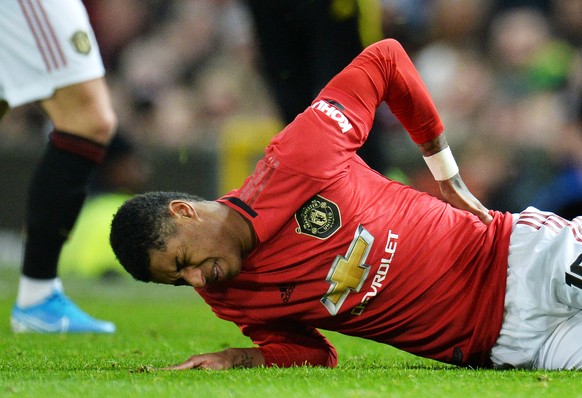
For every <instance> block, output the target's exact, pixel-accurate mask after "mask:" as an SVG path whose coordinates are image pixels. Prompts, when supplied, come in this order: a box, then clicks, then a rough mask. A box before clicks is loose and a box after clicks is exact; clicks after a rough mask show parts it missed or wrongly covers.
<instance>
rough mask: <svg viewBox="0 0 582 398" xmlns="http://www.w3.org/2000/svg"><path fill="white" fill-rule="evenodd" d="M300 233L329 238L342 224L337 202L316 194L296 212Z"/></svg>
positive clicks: (298, 231)
mask: <svg viewBox="0 0 582 398" xmlns="http://www.w3.org/2000/svg"><path fill="white" fill-rule="evenodd" d="M295 220H296V221H297V224H298V228H297V230H296V231H297V233H298V234H306V235H310V236H313V237H315V238H318V239H327V238H329V237H330V236H332V235H333V234H334V233H335V232H336V231H337V230H338V229H340V227H341V225H342V220H341V214H340V211H339V207H338V205H337V204H335V203H334V202H332V201H331V200H328V199H326V198H324V197H323V196H319V195H315V196H314V197H312V198H311V199H309V200H308V201H307V202H306V203H305V204H304V205H303V206H301V208H300V209H299V210H298V211H297V212H296V213H295Z"/></svg>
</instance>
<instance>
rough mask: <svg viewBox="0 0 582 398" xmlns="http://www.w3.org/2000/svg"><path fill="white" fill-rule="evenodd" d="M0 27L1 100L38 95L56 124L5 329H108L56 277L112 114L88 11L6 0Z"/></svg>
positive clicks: (73, 2) (65, 3) (33, 189)
mask: <svg viewBox="0 0 582 398" xmlns="http://www.w3.org/2000/svg"><path fill="white" fill-rule="evenodd" d="M0 30H1V31H2V32H3V34H2V35H0V59H2V62H1V63H0V101H3V102H6V103H7V104H8V105H9V106H10V107H15V106H19V105H23V104H27V103H33V102H38V101H40V102H41V105H42V107H43V109H44V110H45V111H46V113H47V114H48V116H49V118H50V119H51V122H52V124H53V127H54V131H53V132H52V133H51V134H50V137H49V142H48V144H47V147H46V150H45V152H44V154H43V156H42V159H41V161H40V163H39V165H38V167H37V170H36V171H35V174H34V177H33V179H32V181H31V183H30V190H29V193H28V203H27V215H26V222H25V224H26V225H25V226H26V243H25V253H24V260H23V267H22V276H21V279H20V282H19V287H18V295H17V298H16V305H15V306H14V309H13V311H12V314H11V323H12V326H13V329H14V330H15V331H18V332H20V331H36V332H61V333H62V332H102V333H111V332H113V331H114V330H115V326H114V325H113V324H112V323H110V322H103V321H98V320H95V319H93V318H92V317H90V316H89V315H87V314H85V313H84V312H83V311H81V310H80V309H79V308H78V307H77V306H76V305H75V304H73V303H72V302H71V301H70V300H69V299H68V298H67V297H66V296H65V295H64V294H63V291H62V286H61V283H60V280H59V279H58V278H57V265H58V258H59V255H60V252H61V248H62V246H63V243H64V242H65V240H66V239H67V237H68V234H69V232H70V231H71V228H72V227H73V224H74V222H75V220H76V218H77V216H78V214H79V211H80V208H81V206H82V204H83V200H84V197H85V186H86V184H87V182H88V178H89V174H90V173H91V171H92V170H93V169H94V167H95V166H96V165H97V164H99V163H100V162H101V160H102V159H103V157H104V155H105V151H106V147H107V144H108V143H109V141H110V140H111V138H112V136H113V134H114V131H115V129H116V123H117V121H116V116H115V113H114V111H113V108H112V104H111V99H110V97H109V91H108V88H107V85H106V84H105V80H104V75H105V70H104V67H103V62H102V60H101V56H100V54H99V49H98V47H97V42H96V40H95V36H94V34H93V30H92V28H91V25H90V23H89V17H88V15H87V12H86V10H85V7H84V6H83V3H82V1H81V0H51V1H42V2H39V1H31V0H18V1H17V0H5V1H1V2H0ZM3 102H2V103H3Z"/></svg>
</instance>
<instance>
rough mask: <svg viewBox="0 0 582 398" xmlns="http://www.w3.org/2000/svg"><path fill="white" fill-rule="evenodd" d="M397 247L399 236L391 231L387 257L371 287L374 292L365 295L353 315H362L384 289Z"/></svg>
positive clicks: (387, 242)
mask: <svg viewBox="0 0 582 398" xmlns="http://www.w3.org/2000/svg"><path fill="white" fill-rule="evenodd" d="M396 246H398V234H395V233H393V232H392V231H391V230H390V231H388V239H387V240H386V247H385V248H384V252H385V253H386V255H385V256H384V257H383V258H382V260H380V267H378V271H376V275H374V279H373V280H372V284H371V285H370V287H371V289H372V290H370V291H368V292H367V293H366V294H365V295H364V297H363V298H362V301H361V302H360V304H359V305H358V306H357V307H355V308H354V309H353V310H352V315H362V312H364V309H365V308H366V305H367V304H368V301H369V300H370V299H371V298H372V297H374V296H376V295H377V294H378V289H380V288H381V287H382V284H383V282H384V279H386V274H387V273H388V270H389V269H390V263H392V259H393V258H394V253H396Z"/></svg>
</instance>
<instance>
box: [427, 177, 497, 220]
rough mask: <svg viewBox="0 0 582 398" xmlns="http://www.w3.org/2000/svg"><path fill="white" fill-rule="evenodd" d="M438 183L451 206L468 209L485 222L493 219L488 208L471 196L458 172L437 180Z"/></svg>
mask: <svg viewBox="0 0 582 398" xmlns="http://www.w3.org/2000/svg"><path fill="white" fill-rule="evenodd" d="M438 183H439V187H440V190H441V194H442V195H443V198H444V199H445V201H446V202H447V203H449V204H450V205H451V206H453V207H456V208H457V209H461V210H467V211H470V212H471V213H473V214H475V215H476V216H477V217H479V219H480V220H481V221H482V222H483V223H485V224H489V223H490V222H491V221H492V220H493V217H492V216H491V214H489V210H488V209H487V208H486V207H485V206H483V205H482V204H481V202H480V201H479V200H478V199H477V198H476V197H475V196H473V194H472V193H471V192H470V191H469V189H468V188H467V187H466V186H465V183H464V182H463V180H462V179H461V176H460V175H459V174H456V175H455V176H453V177H452V178H449V179H448V180H444V181H438Z"/></svg>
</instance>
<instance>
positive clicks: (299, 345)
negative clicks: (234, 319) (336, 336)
mask: <svg viewBox="0 0 582 398" xmlns="http://www.w3.org/2000/svg"><path fill="white" fill-rule="evenodd" d="M239 328H240V329H241V331H242V332H243V334H245V335H246V336H248V337H250V338H251V340H252V341H253V343H255V344H257V345H258V346H259V349H260V350H261V353H262V354H263V357H264V359H265V365H266V366H279V367H291V366H303V365H309V366H324V367H335V366H337V352H336V350H335V348H334V347H333V345H332V344H331V343H330V342H329V341H328V340H327V338H326V337H325V336H323V335H322V334H321V333H320V332H319V331H318V330H317V329H314V328H311V327H306V326H303V325H300V324H298V323H294V322H292V321H289V323H285V325H283V324H270V325H239Z"/></svg>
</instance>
